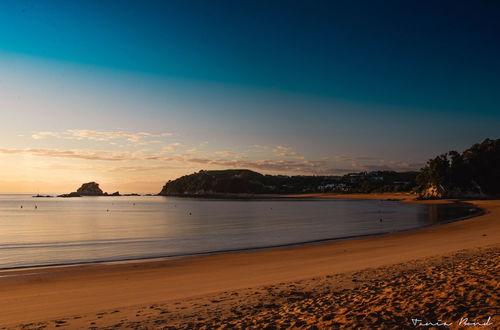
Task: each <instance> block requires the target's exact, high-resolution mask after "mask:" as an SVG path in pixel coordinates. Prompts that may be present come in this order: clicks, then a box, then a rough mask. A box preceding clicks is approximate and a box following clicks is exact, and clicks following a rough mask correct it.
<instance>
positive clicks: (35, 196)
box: [32, 194, 54, 198]
mask: <svg viewBox="0 0 500 330" xmlns="http://www.w3.org/2000/svg"><path fill="white" fill-rule="evenodd" d="M32 197H34V198H40V197H45V198H47V197H54V196H50V195H40V194H36V195H34V196H32Z"/></svg>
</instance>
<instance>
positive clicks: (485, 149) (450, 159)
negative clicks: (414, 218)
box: [417, 139, 500, 198]
mask: <svg viewBox="0 0 500 330" xmlns="http://www.w3.org/2000/svg"><path fill="white" fill-rule="evenodd" d="M417 183H418V188H417V190H418V191H419V193H420V194H421V196H422V197H423V198H442V197H467V196H485V195H490V196H495V195H498V194H500V139H496V140H490V139H486V140H484V141H483V142H482V143H478V144H475V145H473V146H472V147H471V148H469V149H467V150H465V151H464V152H463V153H462V154H460V153H459V152H457V151H450V152H448V153H445V154H442V155H439V156H437V157H435V158H433V159H431V160H429V161H428V162H427V166H425V167H424V168H423V169H422V170H421V173H420V174H419V175H418V177H417Z"/></svg>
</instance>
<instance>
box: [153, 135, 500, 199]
mask: <svg viewBox="0 0 500 330" xmlns="http://www.w3.org/2000/svg"><path fill="white" fill-rule="evenodd" d="M404 191H415V192H418V193H419V194H420V197H421V198H445V197H481V196H482V197H486V196H496V195H499V194H500V139H497V140H490V139H486V140H484V141H483V142H482V143H479V144H475V145H473V146H472V147H471V148H469V149H467V150H465V151H464V152H463V153H461V154H460V153H459V152H457V151H450V152H448V153H445V154H442V155H439V156H437V157H435V158H433V159H431V160H429V161H428V162H427V165H426V166H425V167H424V168H423V169H421V171H420V172H393V171H376V172H360V173H350V174H346V175H344V176H304V175H298V176H286V175H263V174H260V173H257V172H254V171H251V170H244V169H243V170H220V171H200V172H198V173H193V174H190V175H185V176H183V177H181V178H179V179H176V180H173V181H168V182H167V183H166V184H165V186H164V187H163V189H162V191H161V192H160V195H185V196H210V195H218V194H221V195H224V194H252V195H253V194H301V193H317V192H337V193H339V192H340V193H373V192H404Z"/></svg>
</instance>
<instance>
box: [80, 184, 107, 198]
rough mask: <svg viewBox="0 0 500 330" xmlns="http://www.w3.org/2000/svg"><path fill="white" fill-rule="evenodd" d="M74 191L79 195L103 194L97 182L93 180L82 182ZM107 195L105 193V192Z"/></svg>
mask: <svg viewBox="0 0 500 330" xmlns="http://www.w3.org/2000/svg"><path fill="white" fill-rule="evenodd" d="M76 193H77V194H78V195H80V196H104V195H105V194H104V192H103V191H102V189H101V188H99V184H98V183H95V182H88V183H84V184H82V186H81V187H80V188H78V189H77V191H76ZM106 195H107V194H106Z"/></svg>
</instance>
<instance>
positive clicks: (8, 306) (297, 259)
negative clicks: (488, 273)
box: [0, 194, 500, 328]
mask: <svg viewBox="0 0 500 330" xmlns="http://www.w3.org/2000/svg"><path fill="white" fill-rule="evenodd" d="M388 196H389V195H380V194H379V195H376V196H375V195H371V196H369V197H371V198H372V199H384V198H388ZM398 196H399V197H401V195H398ZM331 197H333V196H331ZM342 197H343V198H345V195H342ZM358 197H359V196H358ZM363 197H367V196H363ZM381 197H382V198H381ZM390 198H392V197H390ZM409 198H410V197H408V198H407V199H409ZM403 202H405V201H403ZM412 202H416V203H422V201H412ZM429 202H430V203H431V204H435V203H443V201H425V203H429ZM448 202H450V201H448ZM470 202H471V203H472V204H474V205H475V206H476V207H479V208H482V209H484V210H485V212H484V214H483V215H480V216H477V217H474V218H469V219H466V220H462V221H455V222H451V223H447V224H443V225H436V226H430V227H424V228H418V229H412V230H408V231H404V232H398V233H392V234H389V235H378V236H376V237H366V238H358V239H351V240H342V241H334V242H322V243H321V244H307V245H300V246H290V247H286V248H281V249H266V250H265V251H246V252H240V253H227V254H214V255H208V256H194V257H190V258H177V259H173V260H163V261H151V260H150V261H142V262H127V263H113V264H110V263H108V264H92V265H76V266H62V267H48V268H47V267H46V268H38V269H31V270H27V269H24V270H19V269H18V270H11V271H0V275H24V276H9V277H3V278H2V277H0V296H2V298H3V299H2V301H0V308H2V310H3V315H2V317H1V318H0V326H15V325H18V324H20V323H27V322H39V321H46V320H51V319H55V318H61V317H65V318H68V317H70V316H75V317H76V316H81V315H90V314H92V313H98V312H102V311H109V310H112V309H122V308H128V309H130V308H132V306H146V305H151V304H156V303H168V302H169V301H170V302H173V301H178V300H179V299H187V298H189V297H195V296H202V295H211V294H215V293H217V292H223V291H228V290H236V291H237V292H239V291H238V290H243V289H244V288H252V287H260V286H263V285H272V284H276V283H282V282H283V283H285V282H293V281H298V280H303V279H310V278H315V277H318V276H327V275H335V274H342V273H348V272H352V271H362V270H363V269H366V268H373V267H375V268H376V267H381V266H387V265H393V264H397V263H404V262H407V261H409V260H415V259H419V258H427V257H435V256H440V255H445V254H449V253H454V252H456V251H459V250H463V249H474V248H481V247H486V246H498V244H499V243H500V228H499V223H498V219H499V218H500V201H498V200H496V201H495V200H486V201H470ZM209 305H210V304H209ZM19 306H22V307H19ZM207 308H208V307H207ZM128 309H127V310H128ZM126 318H127V319H128V320H133V319H136V318H138V317H136V316H135V314H134V315H132V314H131V315H128V316H127V317H126ZM81 327H82V328H86V327H89V324H86V325H82V326H81Z"/></svg>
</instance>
